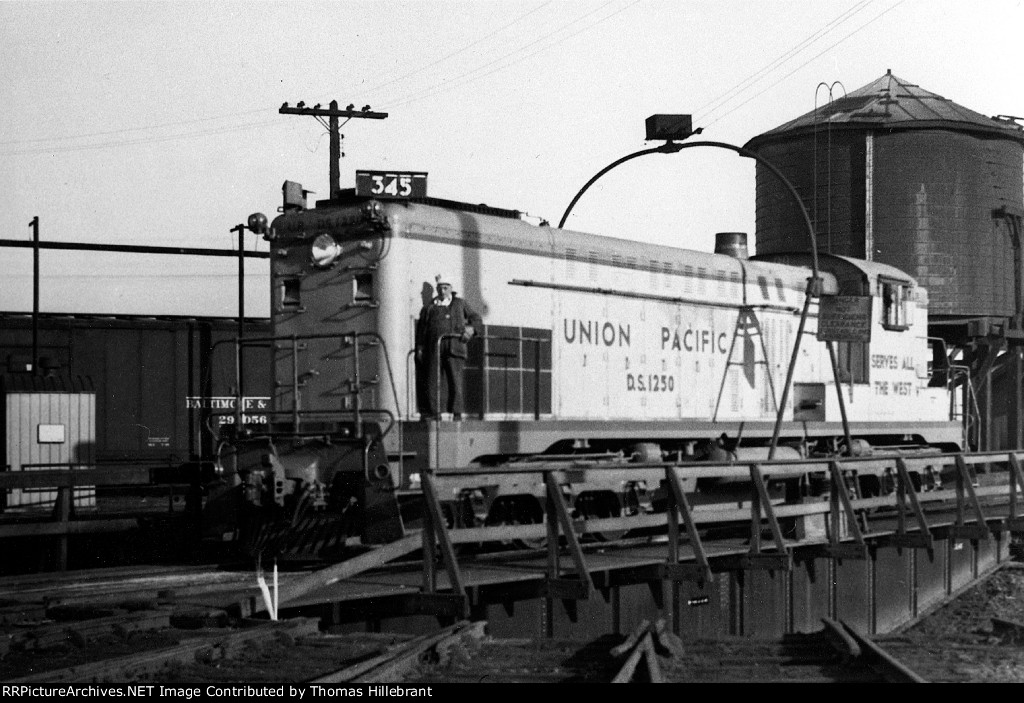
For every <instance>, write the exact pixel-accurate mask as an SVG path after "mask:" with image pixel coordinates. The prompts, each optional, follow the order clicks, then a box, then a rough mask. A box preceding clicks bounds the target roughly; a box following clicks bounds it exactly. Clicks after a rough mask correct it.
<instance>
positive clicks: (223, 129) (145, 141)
mask: <svg viewBox="0 0 1024 703" xmlns="http://www.w3.org/2000/svg"><path fill="white" fill-rule="evenodd" d="M550 4H551V3H550V1H549V2H545V3H543V4H542V5H539V6H537V7H535V8H533V9H532V10H529V11H527V12H525V13H523V14H522V15H520V16H519V17H517V18H516V19H514V20H512V21H511V22H508V23H506V24H504V25H502V26H501V27H499V28H498V29H496V30H494V31H492V32H490V33H488V34H486V35H484V36H483V37H480V38H479V39H476V40H474V41H472V42H470V43H469V44H466V45H465V46H463V47H462V48H460V49H458V50H456V51H453V52H451V53H449V54H446V55H445V56H442V57H441V58H439V59H437V60H435V61H433V62H431V63H430V64H427V65H426V66H422V67H420V68H418V69H416V70H413V71H410V72H409V73H406V74H404V75H402V76H399V77H397V78H394V79H391V80H389V81H387V82H385V83H382V84H380V85H378V86H375V87H373V88H371V89H370V91H369V92H371V93H372V92H375V91H378V90H380V89H382V88H384V87H385V86H388V85H391V84H393V83H397V82H399V81H402V80H405V79H406V78H409V77H411V76H413V75H416V74H418V73H422V72H423V71H425V70H427V69H429V68H432V67H433V66H436V65H438V64H439V63H442V62H444V61H446V60H448V59H450V58H452V57H454V56H457V55H459V54H461V53H464V52H465V51H468V50H469V49H471V48H472V47H474V46H476V45H477V44H480V43H481V42H483V41H486V40H487V39H490V38H491V37H493V36H495V35H497V34H499V33H501V32H503V31H505V30H506V29H508V28H509V27H512V26H513V25H515V24H517V23H519V22H521V21H522V20H523V19H525V18H526V17H528V16H530V15H532V14H534V13H535V12H538V11H539V10H541V9H543V8H544V7H547V6H548V5H550ZM355 87H362V86H353V88H355ZM343 92H347V91H343ZM272 112H273V108H259V109H253V110H247V111H242V112H238V111H235V112H232V113H228V114H223V115H214V116H211V117H201V118H196V119H191V120H178V121H175V122H163V123H160V124H155V125H148V126H145V127H125V128H123V129H116V130H105V131H101V132H87V133H83V134H73V135H63V136H56V137H40V138H34V139H15V140H4V141H0V147H3V146H16V145H22V144H23V145H28V144H49V143H52V142H66V141H73V140H78V139H92V138H95V137H108V136H113V135H118V134H131V133H137V132H148V131H152V130H157V129H164V128H167V127H188V126H190V125H197V124H203V123H206V122H213V121H216V120H223V119H229V118H231V119H238V118H239V117H248V116H252V115H263V114H270V113H272ZM277 124H281V121H280V120H276V119H275V120H264V121H260V122H251V123H248V124H245V125H229V126H226V127H219V128H213V129H208V130H201V131H198V132H188V133H186V134H174V135H168V136H163V137H143V138H139V139H129V140H119V141H106V142H101V143H97V144H85V145H74V146H68V147H29V148H24V149H13V150H10V151H3V152H0V153H2V154H3V155H5V156H14V155H24V154H40V153H49V152H53V153H65V152H71V151H87V150H91V149H105V148H110V147H116V146H131V145H135V144H148V143H160V142H166V141H174V140H178V139H191V138H195V137H203V136H210V135H215V134H225V133H230V132H234V131H243V130H248V129H254V128H258V127H264V126H270V125H277Z"/></svg>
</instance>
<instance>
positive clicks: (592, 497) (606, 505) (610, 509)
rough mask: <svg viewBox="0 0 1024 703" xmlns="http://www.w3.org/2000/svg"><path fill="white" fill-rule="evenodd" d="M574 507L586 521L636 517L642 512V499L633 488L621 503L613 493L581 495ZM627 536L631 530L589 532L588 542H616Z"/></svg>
mask: <svg viewBox="0 0 1024 703" xmlns="http://www.w3.org/2000/svg"><path fill="white" fill-rule="evenodd" d="M573 507H574V508H575V510H576V512H577V513H578V514H579V516H580V517H581V518H583V519H584V520H597V519H601V518H610V517H622V516H623V515H636V514H638V513H639V512H640V497H639V495H638V494H637V492H636V489H635V488H633V487H630V488H629V489H628V490H627V491H626V492H625V493H624V494H623V496H622V498H621V503H620V498H619V497H618V496H616V495H615V494H614V493H612V492H611V491H601V492H596V493H581V494H580V495H579V496H578V497H577V498H576V503H575V505H574V506H573ZM627 534H629V530H611V531H607V530H606V531H604V532H588V533H587V537H588V538H589V540H588V541H593V542H614V541H616V540H620V539H622V538H623V537H625V536H626V535H627Z"/></svg>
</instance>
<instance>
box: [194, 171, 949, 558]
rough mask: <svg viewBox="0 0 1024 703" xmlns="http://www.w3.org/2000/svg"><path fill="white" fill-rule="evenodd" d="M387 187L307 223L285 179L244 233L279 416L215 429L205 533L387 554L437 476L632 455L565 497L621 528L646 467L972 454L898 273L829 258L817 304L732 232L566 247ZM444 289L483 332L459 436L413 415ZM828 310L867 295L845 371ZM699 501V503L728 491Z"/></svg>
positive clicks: (346, 194) (803, 282) (512, 222)
mask: <svg viewBox="0 0 1024 703" xmlns="http://www.w3.org/2000/svg"><path fill="white" fill-rule="evenodd" d="M389 177H390V178H391V180H390V181H389V182H388V186H385V185H384V184H383V183H384V182H383V181H381V183H378V186H380V187H379V188H378V192H376V193H373V192H370V193H366V194H364V193H357V192H356V191H355V190H347V191H344V190H343V191H340V194H337V195H336V196H335V197H333V198H332V199H329V200H323V201H319V202H316V203H315V205H313V206H310V205H309V204H308V203H307V202H306V191H304V190H303V189H302V187H301V186H300V185H298V184H296V183H292V182H286V183H285V185H284V188H283V190H284V203H283V206H282V207H281V208H280V215H279V216H277V217H276V218H275V219H274V220H273V222H270V223H268V222H267V219H266V218H265V217H264V216H263V215H259V214H256V215H253V216H252V217H251V218H250V220H249V227H250V229H252V230H254V231H256V232H258V233H260V234H262V236H263V237H264V238H265V239H266V240H267V241H268V242H269V247H270V256H271V266H270V271H271V274H270V285H271V317H272V330H273V333H272V335H270V336H268V337H265V338H257V339H246V340H243V341H242V342H240V343H241V344H242V345H243V346H245V347H246V348H247V349H248V348H249V347H252V348H254V349H256V350H257V351H253V350H252V349H249V351H248V352H247V353H269V354H271V355H272V357H273V361H272V368H273V372H274V379H273V388H274V391H273V398H272V403H271V404H272V406H273V408H272V411H271V412H270V413H268V414H267V416H266V422H265V423H262V424H259V425H252V424H249V425H247V424H245V423H244V422H241V419H242V418H239V420H240V421H239V422H237V423H224V424H222V425H220V429H221V430H222V431H223V432H224V436H223V437H222V442H221V444H220V446H221V453H220V457H219V460H220V463H221V465H222V467H223V471H224V481H223V482H222V487H221V488H220V489H219V492H218V493H216V494H211V499H210V500H209V501H208V510H209V511H211V512H213V513H216V514H219V515H220V517H221V518H223V519H221V520H219V521H218V520H214V521H213V523H212V524H221V525H226V524H241V525H249V528H248V531H247V535H246V534H243V535H242V537H240V538H242V539H247V540H248V542H247V543H248V544H249V545H250V547H251V548H253V549H254V550H257V551H264V552H265V551H267V550H270V551H274V552H275V553H277V552H284V551H286V550H287V549H289V548H297V547H299V546H301V545H300V543H302V542H303V541H304V540H305V542H306V544H307V546H309V545H310V544H313V543H314V542H315V543H316V544H317V545H319V546H317V547H316V548H317V549H320V550H321V551H323V552H329V551H330V550H329V549H328V547H327V546H326V545H327V543H328V542H330V540H324V539H320V538H321V537H323V535H325V534H330V535H333V537H334V538H336V539H335V540H334V542H333V543H334V544H340V543H341V542H343V541H344V540H345V538H351V537H358V538H359V539H360V540H361V541H362V542H363V543H365V544H374V543H383V542H387V541H390V540H393V539H395V538H397V537H399V536H401V535H402V534H403V530H404V529H405V526H406V525H405V523H406V522H408V520H409V519H410V517H409V515H410V514H409V513H408V512H403V510H404V502H403V501H406V500H409V502H410V503H411V502H412V501H411V500H410V499H411V498H412V497H414V496H415V495H416V493H417V489H418V488H419V485H418V484H419V478H420V477H421V476H422V475H423V473H424V472H428V471H431V470H432V469H435V468H439V467H460V466H473V465H475V466H493V467H500V466H502V465H506V464H508V463H511V462H529V461H536V460H538V458H540V459H544V460H549V461H551V460H558V459H571V458H580V457H589V458H590V459H592V460H594V461H607V462H619V463H621V465H622V471H621V472H620V473H616V474H614V476H615V478H614V479H612V480H610V481H609V482H608V483H606V484H605V485H601V486H595V487H593V488H592V490H586V491H581V492H579V493H578V494H576V495H570V496H567V499H568V500H570V501H571V503H572V504H573V506H574V509H575V511H576V513H577V515H579V516H581V517H587V516H600V517H607V516H615V515H620V514H624V512H625V511H630V510H634V511H635V510H637V509H640V508H639V507H638V506H640V505H641V504H644V502H645V501H649V499H650V496H651V495H652V494H653V493H654V492H655V490H656V485H651V482H649V481H648V477H647V476H646V475H645V474H643V473H642V472H633V471H631V468H630V467H631V465H633V464H637V463H646V464H650V463H652V462H653V463H657V462H662V461H699V460H701V459H710V460H723V459H726V460H727V459H729V458H733V459H740V460H743V459H746V460H748V461H750V460H754V459H763V458H766V457H768V455H769V451H772V452H773V453H774V456H775V457H776V458H786V457H790V458H794V459H796V458H799V457H807V456H823V455H840V454H859V455H863V454H866V453H871V452H875V451H879V450H880V449H883V448H884V449H899V450H901V451H905V452H909V451H935V450H946V451H951V450H956V449H959V448H960V446H961V445H962V443H963V440H962V437H963V428H962V426H961V424H960V423H959V422H957V421H955V420H954V419H953V417H954V415H955V410H956V407H955V405H956V403H955V395H956V393H955V391H954V389H953V386H952V384H951V376H950V374H949V373H948V369H947V368H944V365H945V355H944V354H943V351H942V349H941V348H936V347H934V345H933V341H932V340H929V339H928V336H927V316H928V296H927V292H926V290H925V289H923V288H922V287H920V286H918V285H917V284H916V282H915V281H914V279H913V278H911V277H910V276H908V275H906V274H905V273H903V272H902V271H900V270H898V269H896V268H893V267H891V266H888V265H885V264H881V263H876V262H870V261H862V260H856V259H852V258H848V257H842V256H832V255H821V256H820V259H819V263H818V268H819V276H818V279H817V281H818V284H817V285H818V290H817V291H815V295H813V296H812V297H811V300H809V301H807V300H806V298H807V296H808V295H809V294H810V290H811V288H810V287H809V285H808V279H809V278H810V277H811V275H812V271H811V260H810V256H809V255H807V254H799V253H796V254H773V255H771V256H763V257H747V256H745V243H743V242H742V241H741V240H740V239H739V238H738V236H737V235H732V234H726V235H724V236H722V235H720V240H721V241H722V243H723V246H722V247H721V251H722V252H724V253H706V252H699V251H691V250H687V249H683V248H674V247H668V246H659V245H654V244H641V243H637V242H635V241H629V240H627V239H619V238H614V237H607V236H597V235H592V234H585V233H582V232H574V231H569V230H564V229H558V228H555V227H552V226H550V225H548V224H547V223H546V222H541V223H540V224H536V223H535V222H533V221H530V218H527V217H526V216H524V215H523V214H522V213H520V212H518V211H515V210H507V209H500V208H496V207H490V206H486V205H473V204H469V203H463V202H455V201H450V200H442V199H437V198H430V197H426V196H425V195H416V197H409V196H408V193H410V192H411V190H412V189H410V188H409V187H408V184H409V181H408V180H407V179H408V178H411V177H412V176H402V175H401V174H390V176H389ZM403 178H405V179H406V180H402V179H403ZM794 236H805V235H803V233H798V234H797V235H794ZM439 272H444V273H446V274H447V275H448V277H451V278H453V279H454V288H455V291H456V293H457V295H459V296H461V297H462V298H463V299H465V300H466V301H467V302H468V304H469V305H470V306H472V307H473V309H474V310H476V311H477V312H479V314H480V315H481V317H482V320H483V323H484V324H483V328H482V329H478V330H476V331H475V332H476V334H475V336H474V338H473V339H472V340H471V341H470V343H469V351H468V359H467V363H466V369H465V378H464V383H465V402H466V412H465V414H464V416H463V417H462V418H461V419H460V420H456V419H455V418H452V417H451V416H450V415H442V416H441V417H440V418H439V419H430V420H424V419H423V418H421V417H420V415H419V411H418V407H420V404H418V403H417V393H418V392H419V393H422V392H423V388H424V387H425V384H424V383H423V379H424V374H426V373H438V370H437V369H436V368H435V369H430V368H420V367H419V366H418V364H417V362H416V359H415V355H414V353H413V350H414V346H415V338H414V336H415V330H416V323H417V319H418V317H419V315H420V312H421V310H422V309H423V308H424V306H425V305H428V304H430V302H431V300H432V298H433V296H434V294H435V291H434V288H433V284H434V281H435V276H436V275H437V274H438V273H439ZM826 300H829V301H833V300H845V301H855V302H856V306H855V308H856V315H857V319H856V320H855V321H853V322H851V324H854V325H855V326H859V328H860V329H859V331H858V334H857V335H855V336H854V337H852V338H851V339H849V340H848V341H838V342H835V345H834V356H835V361H834V363H833V360H832V357H831V356H830V350H829V349H828V348H827V347H826V345H825V344H824V343H823V342H821V341H819V339H818V336H819V335H818V333H819V332H820V330H819V321H820V320H823V319H824V317H825V311H824V305H825V301H826ZM805 302H806V303H807V305H808V308H807V315H806V316H805V318H804V319H805V322H806V324H805V325H804V326H801V325H800V321H801V312H802V310H803V308H804V306H805ZM851 314H852V313H851ZM830 315H831V316H832V319H831V321H830V324H834V323H835V313H834V312H831V313H830ZM839 319H840V323H841V322H842V318H841V314H840V318H839ZM798 336H799V337H800V338H799V340H798ZM797 345H798V346H797ZM794 348H796V349H797V351H796V352H794ZM259 350H261V351H259ZM791 360H792V362H793V363H792V368H790V366H791ZM790 376H791V383H790V384H787V380H788V377H790ZM784 386H787V387H788V388H789V389H790V392H788V393H784V392H783V391H784ZM439 388H441V391H440V392H441V393H443V392H444V384H439ZM439 400H440V401H441V403H439V404H438V406H439V407H444V403H443V398H440V399H439ZM840 400H841V401H842V403H840ZM784 401H785V405H784V407H782V408H781V411H780V405H781V404H783V402H784ZM237 407H242V404H241V403H239V404H237ZM843 415H845V423H844V421H843ZM779 418H781V424H778V425H777V423H776V420H777V419H779ZM773 435H774V437H773ZM776 441H777V445H778V446H777V449H776V446H775V442H776ZM654 482H655V483H656V479H654ZM861 483H862V486H861V488H862V489H863V490H864V491H865V492H868V493H870V492H872V491H874V492H879V491H883V490H885V487H884V485H883V484H884V482H883V481H882V480H881V479H880V477H877V476H867V475H865V476H864V477H863V478H862V482H861ZM689 489H692V490H693V495H694V499H695V500H696V501H697V502H700V501H701V500H708V501H710V500H714V497H715V492H716V490H727V487H723V486H717V487H716V486H705V485H697V484H696V482H695V483H694V484H692V485H690V486H689ZM538 491H539V492H538ZM542 496H543V486H540V487H539V488H538V487H533V486H526V485H509V484H503V483H501V482H500V481H496V482H495V486H494V488H493V490H487V491H480V490H479V489H474V490H472V491H467V492H466V493H465V494H462V495H453V496H443V497H442V499H443V500H444V502H445V504H446V511H447V512H446V515H447V517H448V519H449V521H450V522H451V523H452V524H455V523H458V524H500V523H503V522H511V523H523V522H537V521H539V520H540V519H541V515H542V511H543V508H542V506H543V499H542ZM245 532H246V531H245V530H243V533H245ZM317 535H319V537H318V536H317Z"/></svg>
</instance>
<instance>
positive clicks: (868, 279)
mask: <svg viewBox="0 0 1024 703" xmlns="http://www.w3.org/2000/svg"><path fill="white" fill-rule="evenodd" d="M750 259H751V261H765V262H770V263H778V264H788V265H790V266H803V267H806V268H810V267H811V255H810V253H808V252H788V253H777V254H760V255H757V256H752V257H750ZM818 268H819V269H820V270H821V271H822V272H827V273H831V274H832V275H834V276H835V277H836V281H837V282H838V284H839V289H840V292H841V293H844V294H847V295H864V294H867V293H870V292H871V287H872V286H873V285H874V284H875V283H876V282H877V281H878V279H879V278H885V279H892V280H895V281H900V282H903V283H909V284H911V285H913V286H916V285H917V281H915V280H914V278H913V277H912V276H910V275H909V274H907V273H905V272H903V271H901V270H900V269H898V268H896V267H895V266H890V265H889V264H883V263H881V262H878V261H862V260H861V259H853V258H850V257H848V256H839V255H836V254H824V253H819V254H818Z"/></svg>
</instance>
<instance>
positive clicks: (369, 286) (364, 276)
mask: <svg viewBox="0 0 1024 703" xmlns="http://www.w3.org/2000/svg"><path fill="white" fill-rule="evenodd" d="M352 301H353V302H356V303H360V302H362V303H366V302H371V301H373V274H372V273H357V274H356V275H355V277H354V278H353V279H352Z"/></svg>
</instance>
